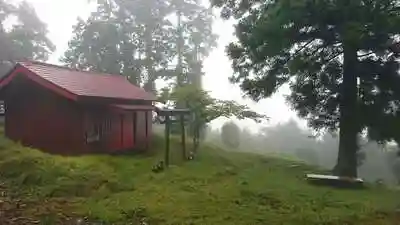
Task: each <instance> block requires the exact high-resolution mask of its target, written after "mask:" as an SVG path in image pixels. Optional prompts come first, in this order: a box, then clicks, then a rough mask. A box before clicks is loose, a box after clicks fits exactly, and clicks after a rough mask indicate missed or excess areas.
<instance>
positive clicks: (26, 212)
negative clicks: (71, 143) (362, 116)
mask: <svg viewBox="0 0 400 225" xmlns="http://www.w3.org/2000/svg"><path fill="white" fill-rule="evenodd" d="M172 145H173V147H172V152H173V159H174V160H173V162H174V164H175V166H171V168H170V169H168V170H167V171H165V172H163V173H153V172H151V167H152V165H154V164H155V163H156V162H157V161H158V160H160V159H162V154H161V153H162V149H163V143H162V140H161V139H159V138H158V139H157V140H156V141H155V143H154V144H153V146H152V152H151V154H150V153H149V154H147V155H142V156H138V155H136V156H134V155H125V156H104V155H96V156H83V157H61V156H51V155H48V154H45V153H42V152H40V151H37V150H34V149H29V148H25V147H22V146H20V145H18V144H15V143H13V142H11V141H9V140H7V139H5V138H3V137H0V181H1V182H2V185H1V186H0V189H1V190H0V191H1V192H0V193H1V195H0V196H1V197H0V214H1V215H2V216H1V217H0V218H1V219H0V224H37V223H39V222H40V223H41V224H76V221H77V220H83V221H91V222H87V224H99V223H95V222H103V223H102V224H152V225H153V224H201V225H203V224H227V225H228V224H229V225H231V224H235V225H241V224H243V225H249V224H252V225H253V224H274V225H279V224H288V225H293V224H296V225H298V224H304V225H314V224H315V225H322V224H329V225H336V224H337V225H343V224H363V225H365V224H366V225H368V224H370V225H379V224H382V225H395V224H400V223H397V222H396V221H400V220H399V219H400V218H395V217H396V215H395V214H394V208H395V206H396V205H397V204H398V203H400V199H399V198H398V196H399V195H398V194H399V193H396V192H395V191H391V190H386V189H383V188H372V187H371V188H369V189H367V190H361V191H350V190H335V189H331V188H322V187H313V186H310V185H308V184H307V183H306V182H304V179H303V177H304V174H305V173H306V172H314V171H315V168H311V167H308V166H304V165H300V164H299V163H297V162H294V161H287V160H283V159H279V158H273V157H271V158H267V157H261V156H258V155H251V154H242V153H232V152H225V151H223V150H220V149H217V148H212V147H209V146H208V147H207V146H205V147H202V148H201V149H200V154H199V156H198V157H197V158H196V159H195V160H194V161H188V162H181V161H179V160H178V157H177V156H179V150H180V149H179V143H177V141H173V142H172Z"/></svg>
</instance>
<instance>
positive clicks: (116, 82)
mask: <svg viewBox="0 0 400 225" xmlns="http://www.w3.org/2000/svg"><path fill="white" fill-rule="evenodd" d="M19 65H21V66H23V67H24V68H26V69H28V70H29V71H31V72H32V73H33V74H35V75H37V76H39V77H41V78H43V79H45V80H46V81H48V82H50V83H52V84H54V85H56V86H58V87H60V88H62V89H64V90H66V91H68V92H70V93H72V94H75V95H77V96H90V97H105V98H117V99H130V100H148V101H154V100H156V98H155V96H154V95H152V94H150V93H148V92H146V91H145V90H143V89H142V88H140V87H137V86H135V85H133V84H131V83H130V82H129V81H128V80H127V79H126V78H125V77H123V76H120V75H110V74H101V73H94V72H85V71H78V70H74V69H70V68H67V67H62V66H56V65H52V64H47V63H42V62H32V61H29V62H20V63H19Z"/></svg>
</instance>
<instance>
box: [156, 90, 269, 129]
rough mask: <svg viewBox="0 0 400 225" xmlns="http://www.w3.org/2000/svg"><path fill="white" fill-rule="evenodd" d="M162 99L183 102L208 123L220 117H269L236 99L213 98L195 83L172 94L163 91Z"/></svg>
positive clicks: (200, 120) (201, 121) (257, 119)
mask: <svg viewBox="0 0 400 225" xmlns="http://www.w3.org/2000/svg"><path fill="white" fill-rule="evenodd" d="M163 93H164V94H163V96H162V97H163V99H160V100H161V101H166V100H169V101H171V102H172V104H173V105H175V104H177V103H178V102H182V103H183V105H185V106H186V107H187V108H189V109H190V110H191V111H192V112H193V113H194V114H196V115H197V117H198V122H199V123H201V124H206V123H209V122H211V121H213V120H214V119H217V118H219V117H227V118H229V117H231V116H236V117H237V118H238V119H245V118H249V119H252V120H254V121H256V122H261V121H262V120H263V119H267V117H266V116H265V115H261V114H258V113H256V112H254V111H251V110H250V109H249V108H248V107H247V106H245V105H240V104H238V103H236V102H235V101H227V100H219V99H215V98H212V97H211V96H210V95H209V94H208V92H207V91H204V90H201V89H199V88H197V87H195V86H194V85H186V86H184V87H177V88H175V89H174V90H172V92H171V93H170V94H165V92H163Z"/></svg>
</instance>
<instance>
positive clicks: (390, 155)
mask: <svg viewBox="0 0 400 225" xmlns="http://www.w3.org/2000/svg"><path fill="white" fill-rule="evenodd" d="M237 129H239V130H240V132H239V135H240V136H239V137H231V138H232V139H237V138H238V139H240V144H239V145H238V146H229V145H230V143H224V141H223V140H225V141H226V138H221V130H222V129H220V128H218V129H211V128H208V130H207V132H206V133H207V135H206V137H205V141H206V142H208V143H210V144H215V145H219V146H220V147H223V148H224V149H227V150H235V151H243V152H252V153H259V154H271V153H272V154H274V155H278V156H279V155H281V156H285V157H291V158H293V159H296V160H301V161H304V162H306V163H308V164H311V165H315V166H318V167H321V168H323V169H328V170H331V169H332V168H333V167H334V166H335V164H336V159H337V152H338V145H339V139H338V138H337V137H334V136H332V135H331V134H329V133H325V134H324V135H322V136H320V137H319V138H315V137H314V136H313V134H312V132H309V131H305V130H303V129H301V128H300V127H299V125H298V124H297V123H296V122H295V121H294V120H290V121H288V122H286V123H283V124H278V125H276V126H269V127H263V128H261V129H260V130H259V131H257V132H254V131H252V130H249V129H246V128H239V126H237ZM225 130H226V129H225ZM230 135H233V136H235V132H230ZM225 136H226V135H225ZM359 142H360V151H359V154H358V159H359V167H358V174H359V177H361V178H363V179H364V180H366V181H368V182H378V181H379V182H384V183H385V184H388V185H395V184H398V183H399V182H400V159H399V158H398V157H396V156H397V147H396V146H389V145H387V146H382V145H378V144H377V143H375V142H368V141H367V140H364V139H361V140H360V141H359Z"/></svg>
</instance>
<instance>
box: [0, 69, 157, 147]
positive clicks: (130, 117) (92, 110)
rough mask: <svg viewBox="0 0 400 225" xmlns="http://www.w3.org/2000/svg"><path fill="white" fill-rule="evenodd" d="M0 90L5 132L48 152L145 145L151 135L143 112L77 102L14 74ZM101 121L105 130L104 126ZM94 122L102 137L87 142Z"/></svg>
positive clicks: (149, 116)
mask: <svg viewBox="0 0 400 225" xmlns="http://www.w3.org/2000/svg"><path fill="white" fill-rule="evenodd" d="M0 94H1V97H2V98H4V100H5V107H6V120H5V126H6V127H5V130H6V135H7V136H8V137H9V138H10V139H12V140H15V141H20V142H21V143H22V144H24V145H28V146H32V147H35V148H39V149H42V150H46V151H48V152H52V153H59V154H83V153H96V152H110V151H111V152H117V151H121V150H130V149H136V148H138V149H145V148H146V147H147V146H148V143H149V140H150V137H151V134H152V132H151V125H152V120H151V119H152V118H151V112H149V111H147V112H146V111H122V110H121V111H113V110H109V108H108V107H106V106H105V105H103V106H101V105H100V106H99V105H97V106H94V105H83V104H79V103H77V102H73V101H71V100H68V99H65V98H63V97H62V96H60V95H58V94H55V93H53V92H51V91H50V90H47V89H45V88H44V87H42V86H39V85H38V84H37V83H35V82H33V81H31V80H29V79H27V78H25V77H16V78H15V79H14V80H13V81H11V83H10V84H9V85H8V86H6V87H5V88H4V89H3V90H2V91H1V93H0ZM146 114H147V116H146ZM107 121H110V127H109V130H105V128H106V125H105V124H106V123H107ZM94 125H100V126H102V136H101V137H100V141H97V142H93V143H87V142H86V136H85V135H86V132H87V131H89V130H90V129H92V128H93V126H94ZM135 132H136V133H135Z"/></svg>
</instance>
